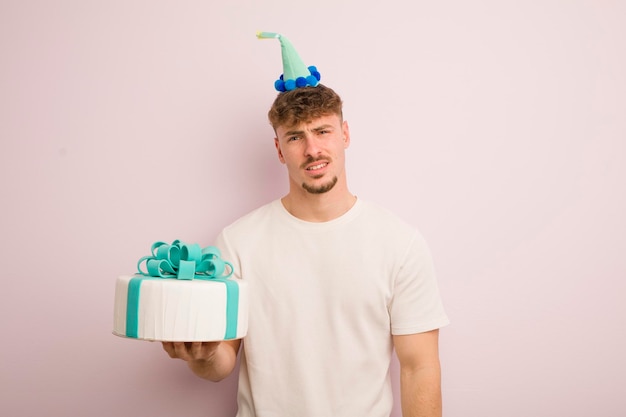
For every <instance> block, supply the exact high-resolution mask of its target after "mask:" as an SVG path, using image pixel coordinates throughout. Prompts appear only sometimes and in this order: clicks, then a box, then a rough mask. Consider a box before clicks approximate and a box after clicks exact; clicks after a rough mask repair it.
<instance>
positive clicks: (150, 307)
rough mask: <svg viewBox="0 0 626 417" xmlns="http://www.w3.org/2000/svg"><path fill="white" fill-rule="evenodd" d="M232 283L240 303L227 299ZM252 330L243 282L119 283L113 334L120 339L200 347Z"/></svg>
mask: <svg viewBox="0 0 626 417" xmlns="http://www.w3.org/2000/svg"><path fill="white" fill-rule="evenodd" d="M226 281H227V282H228V283H229V285H230V287H231V288H228V291H229V292H231V293H232V292H233V288H236V290H235V291H236V292H238V294H236V297H237V299H236V300H234V295H233V294H230V295H227V285H226ZM131 282H132V284H131ZM233 285H234V286H233ZM133 287H139V291H138V293H137V291H136V290H134V289H133ZM129 294H130V296H129ZM133 298H134V300H133ZM233 304H235V305H233ZM131 310H134V312H133V311H131ZM247 330H248V286H247V283H246V282H244V281H242V280H239V279H227V280H200V279H194V280H180V279H165V278H151V277H145V276H142V275H123V276H120V277H118V278H117V284H116V286H115V306H114V325H113V333H115V334H116V335H118V336H125V337H131V338H136V339H145V340H159V341H172V342H199V341H216V340H227V339H239V338H242V337H244V336H245V335H246V332H247Z"/></svg>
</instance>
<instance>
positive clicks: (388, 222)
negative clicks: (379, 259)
mask: <svg viewBox="0 0 626 417" xmlns="http://www.w3.org/2000/svg"><path fill="white" fill-rule="evenodd" d="M361 205H362V215H363V220H365V221H367V222H368V223H369V224H370V225H371V226H370V227H374V228H376V229H378V230H379V232H382V231H388V232H390V233H394V234H395V233H400V234H408V235H414V234H415V233H418V231H417V227H416V226H415V225H412V224H410V223H409V222H407V221H406V220H404V219H402V218H401V217H400V216H398V215H397V214H396V213H394V212H393V211H391V210H390V209H388V208H386V207H383V206H381V205H379V204H377V203H374V202H371V201H365V200H364V201H361Z"/></svg>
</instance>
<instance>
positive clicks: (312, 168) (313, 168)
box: [306, 162, 328, 171]
mask: <svg viewBox="0 0 626 417" xmlns="http://www.w3.org/2000/svg"><path fill="white" fill-rule="evenodd" d="M327 165H328V162H320V163H318V164H315V165H310V166H308V167H306V170H307V171H317V170H320V169H322V168H325V167H326V166H327Z"/></svg>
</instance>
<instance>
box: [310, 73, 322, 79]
mask: <svg viewBox="0 0 626 417" xmlns="http://www.w3.org/2000/svg"><path fill="white" fill-rule="evenodd" d="M311 75H312V76H313V77H315V79H317V81H319V80H321V79H322V75H321V74H320V73H319V72H317V71H313V72H311Z"/></svg>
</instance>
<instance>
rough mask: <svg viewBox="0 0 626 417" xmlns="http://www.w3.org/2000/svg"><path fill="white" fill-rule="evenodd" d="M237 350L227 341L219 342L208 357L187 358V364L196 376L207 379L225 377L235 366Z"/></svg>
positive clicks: (217, 379)
mask: <svg viewBox="0 0 626 417" xmlns="http://www.w3.org/2000/svg"><path fill="white" fill-rule="evenodd" d="M236 362H237V351H236V350H235V349H234V348H233V346H231V345H229V344H228V343H220V344H219V346H218V347H217V349H216V350H215V351H214V352H213V353H212V354H211V357H210V358H208V359H199V360H193V359H192V360H189V361H187V366H189V369H191V370H192V371H193V373H194V374H196V375H197V376H199V377H201V378H204V379H208V380H209V381H214V382H217V381H220V380H222V379H224V378H226V377H227V376H228V375H230V373H231V372H232V371H233V369H234V368H235V364H236Z"/></svg>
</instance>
